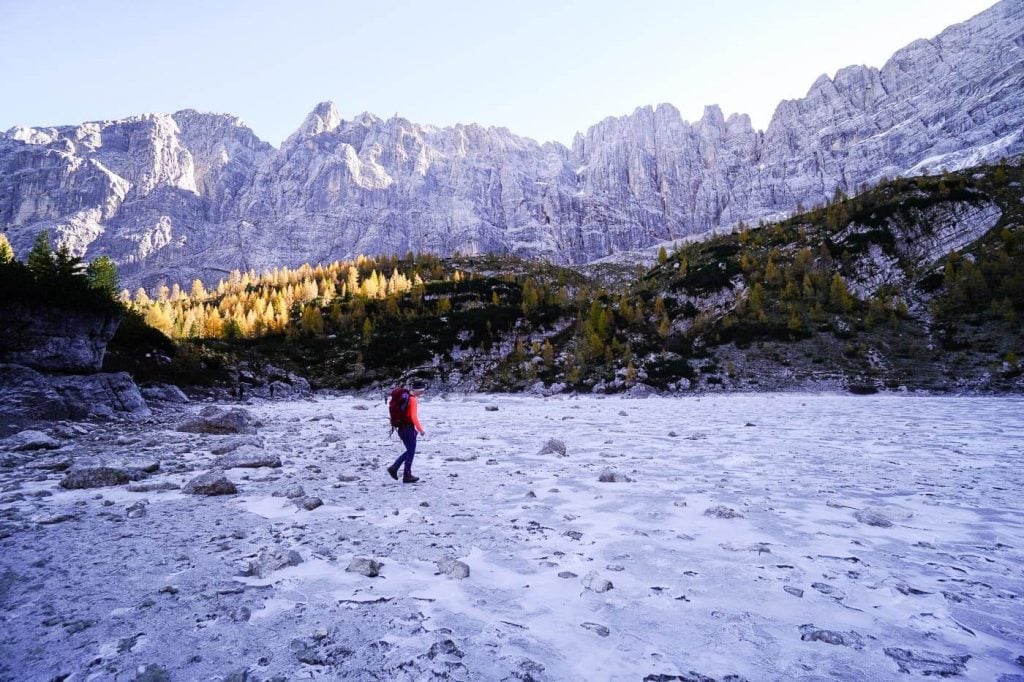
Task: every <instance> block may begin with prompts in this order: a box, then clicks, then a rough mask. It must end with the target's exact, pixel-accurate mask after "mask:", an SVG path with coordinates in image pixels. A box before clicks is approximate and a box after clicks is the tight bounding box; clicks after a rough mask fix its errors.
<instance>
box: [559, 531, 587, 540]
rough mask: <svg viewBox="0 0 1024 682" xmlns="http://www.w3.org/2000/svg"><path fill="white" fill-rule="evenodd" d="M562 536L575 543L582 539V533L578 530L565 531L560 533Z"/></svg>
mask: <svg viewBox="0 0 1024 682" xmlns="http://www.w3.org/2000/svg"><path fill="white" fill-rule="evenodd" d="M562 535H564V536H565V537H567V538H569V539H571V540H576V541H577V542H579V541H580V540H582V539H583V533H582V532H580V531H578V530H567V531H565V532H564V533H562Z"/></svg>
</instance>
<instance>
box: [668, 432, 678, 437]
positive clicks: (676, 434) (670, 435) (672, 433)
mask: <svg viewBox="0 0 1024 682" xmlns="http://www.w3.org/2000/svg"><path fill="white" fill-rule="evenodd" d="M668 437H669V438H678V437H679V434H678V433H676V432H675V431H669V432H668Z"/></svg>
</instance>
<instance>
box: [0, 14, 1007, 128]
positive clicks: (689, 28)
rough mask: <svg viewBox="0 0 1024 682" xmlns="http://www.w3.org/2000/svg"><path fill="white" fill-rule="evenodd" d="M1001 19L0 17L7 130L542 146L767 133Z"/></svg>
mask: <svg viewBox="0 0 1024 682" xmlns="http://www.w3.org/2000/svg"><path fill="white" fill-rule="evenodd" d="M992 4H993V2H992V0H857V2H849V1H842V2H840V1H838V0H776V1H767V0H719V1H718V2H706V1H703V0H633V1H632V2H626V1H624V0H503V1H487V0H476V1H471V0H465V1H457V0H422V1H419V2H413V1H393V2H388V1H387V0H379V1H377V0H364V1H363V2H347V1H342V0H338V1H336V2H329V1H327V0H290V1H287V2H285V1H282V2H267V1H264V0H245V1H242V0H222V1H218V0H203V1H199V0H175V1H174V2H170V1H165V0H105V1H100V0H47V1H43V0H40V1H38V2H36V1H32V0H24V1H22V0H0V65H2V71H3V79H2V81H0V130H6V129H8V128H10V127H12V126H14V125H18V124H21V125H60V124H77V123H80V122H83V121H88V120H98V119H105V118H121V117H125V116H130V115H133V114H139V113H144V112H173V111H177V110H179V109H185V108H193V109H198V110H200V111H213V112H223V113H231V114H235V115H237V116H239V117H241V118H242V119H243V120H244V121H245V122H246V123H247V124H248V125H249V126H251V127H252V128H253V129H254V130H255V131H256V133H257V134H258V135H259V136H260V137H261V138H263V139H265V140H267V141H268V142H271V143H272V144H274V145H278V144H279V143H280V142H281V140H282V139H284V138H285V137H287V136H288V135H289V134H291V133H292V132H293V131H294V130H295V129H296V128H298V126H299V125H300V124H301V122H302V120H303V118H304V117H305V115H306V114H307V113H308V112H309V111H310V110H311V109H312V108H313V107H314V105H316V103H317V102H320V101H322V100H328V99H329V100H333V101H334V102H335V103H336V104H337V105H338V108H339V110H340V111H341V114H342V116H343V117H344V118H351V117H353V116H355V115H357V114H359V113H361V112H363V111H371V112H373V113H375V114H377V115H378V116H381V117H384V118H387V117H389V116H391V115H392V114H395V113H398V114H400V115H402V116H404V117H406V118H408V119H410V120H412V121H415V122H417V123H432V124H436V125H450V124H453V123H470V122H476V123H480V124H483V125H500V126H505V127H507V128H509V129H511V130H512V131H513V132H515V133H518V134H521V135H527V136H529V137H533V138H535V139H538V140H540V141H545V140H558V141H561V142H565V143H568V142H570V141H571V139H572V135H573V134H574V133H575V132H576V131H580V130H585V129H586V128H587V127H588V126H590V125H593V124H594V123H596V122H598V121H599V120H601V119H602V118H604V117H606V116H612V115H622V114H626V113H629V112H631V111H632V110H633V109H635V108H636V107H638V106H642V105H646V104H657V103H660V102H669V103H671V104H674V105H675V106H676V107H677V108H679V110H680V111H681V112H682V114H683V116H684V118H687V119H690V120H693V119H696V118H698V117H699V116H700V114H701V111H702V110H703V107H704V105H706V104H719V105H720V106H721V107H722V109H723V110H724V111H725V113H726V115H728V114H729V113H732V112H742V113H748V114H750V116H751V118H752V120H753V123H754V125H755V127H758V128H764V127H765V126H767V125H768V121H769V120H770V118H771V114H772V112H773V111H774V108H775V105H776V104H777V103H778V101H779V100H781V99H784V98H786V99H789V98H795V97H802V96H803V95H804V94H805V93H806V92H807V89H808V88H809V87H810V85H811V83H813V81H814V80H815V78H817V76H818V75H820V74H822V73H828V74H829V75H833V74H834V73H835V71H836V70H837V69H839V68H841V67H843V66H847V65H849V64H868V65H870V66H881V65H882V64H883V63H884V62H885V60H886V59H887V58H888V57H889V55H890V54H892V52H894V51H895V50H896V49H898V48H900V47H902V46H903V45H905V44H907V43H909V42H911V41H912V40H914V39H916V38H930V37H932V36H934V35H935V34H937V33H938V32H940V31H941V30H942V29H943V28H945V27H946V26H948V25H950V24H953V23H958V22H960V21H963V20H965V19H967V18H969V17H971V16H973V15H975V14H977V13H978V12H980V11H982V10H983V9H985V8H986V7H989V6H991V5H992Z"/></svg>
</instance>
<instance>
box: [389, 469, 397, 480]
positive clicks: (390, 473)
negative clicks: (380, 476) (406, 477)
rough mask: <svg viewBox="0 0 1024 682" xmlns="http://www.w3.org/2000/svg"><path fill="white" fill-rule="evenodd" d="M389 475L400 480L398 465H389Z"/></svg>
mask: <svg viewBox="0 0 1024 682" xmlns="http://www.w3.org/2000/svg"><path fill="white" fill-rule="evenodd" d="M388 476H390V477H391V478H393V479H395V480H396V481H397V480H398V467H396V466H394V465H392V466H389V467H388Z"/></svg>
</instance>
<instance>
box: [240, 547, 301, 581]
mask: <svg viewBox="0 0 1024 682" xmlns="http://www.w3.org/2000/svg"><path fill="white" fill-rule="evenodd" d="M301 563H302V555H301V554H299V553H298V552H296V551H295V550H294V549H287V550H286V549H280V548H274V549H264V550H263V551H261V552H260V553H259V555H258V556H257V557H256V558H255V559H253V560H252V561H250V562H249V565H248V567H247V568H246V571H245V575H248V576H253V577H256V578H266V577H267V576H268V575H270V574H271V573H273V572H274V571H277V570H280V569H282V568H287V567H288V566H298V565H299V564H301Z"/></svg>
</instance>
